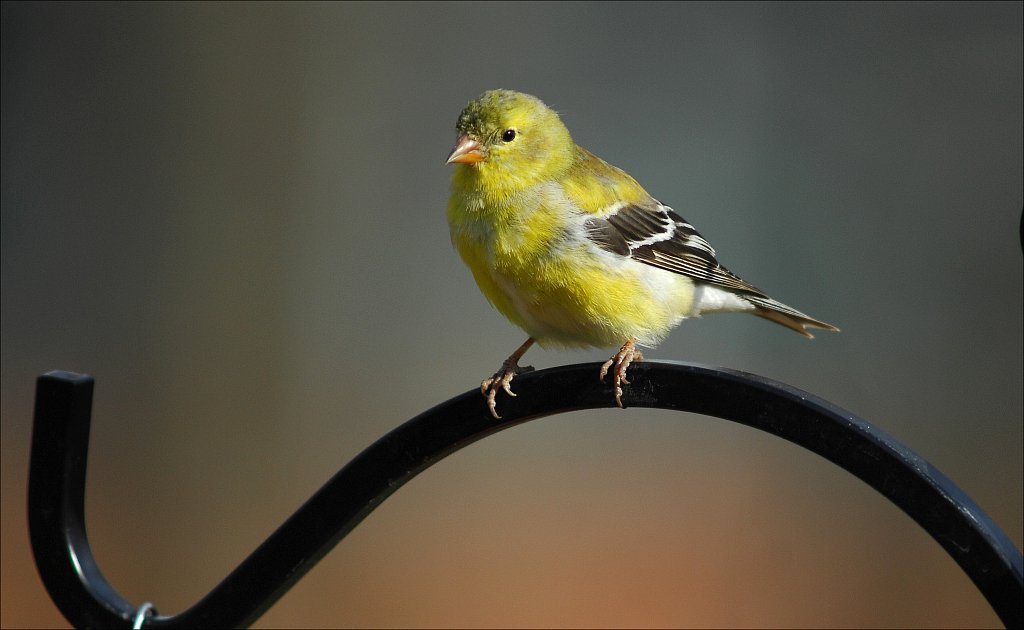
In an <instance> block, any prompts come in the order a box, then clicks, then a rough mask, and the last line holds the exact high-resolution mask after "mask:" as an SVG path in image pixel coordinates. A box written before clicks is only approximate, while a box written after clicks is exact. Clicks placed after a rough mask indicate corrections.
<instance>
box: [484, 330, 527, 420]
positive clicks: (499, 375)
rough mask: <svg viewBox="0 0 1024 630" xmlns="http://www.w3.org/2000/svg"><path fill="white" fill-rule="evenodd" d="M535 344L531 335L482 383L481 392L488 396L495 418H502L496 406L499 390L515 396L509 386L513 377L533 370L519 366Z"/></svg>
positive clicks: (489, 406) (488, 403)
mask: <svg viewBox="0 0 1024 630" xmlns="http://www.w3.org/2000/svg"><path fill="white" fill-rule="evenodd" d="M532 345H533V337H530V338H529V339H527V340H526V341H524V342H523V345H521V346H519V348H518V349H517V350H516V351H515V352H513V353H512V356H510V357H509V358H507V359H505V361H504V363H502V364H501V368H500V369H499V370H498V371H497V372H495V373H494V376H492V377H491V378H485V379H484V380H483V382H482V383H480V393H482V394H483V395H484V396H486V397H487V407H488V408H489V409H490V410H491V415H492V416H494V419H495V420H501V416H499V415H498V411H497V409H496V408H495V407H496V406H497V403H495V401H494V397H495V396H497V395H498V391H499V390H505V393H506V394H508V395H509V396H515V394H513V393H512V388H511V387H510V386H509V385H510V384H511V383H512V379H513V378H514V377H515V375H516V374H519V373H521V372H532V371H533V368H532V367H530V366H526V367H519V359H521V358H523V355H524V354H526V351H527V350H529V349H530V346H532Z"/></svg>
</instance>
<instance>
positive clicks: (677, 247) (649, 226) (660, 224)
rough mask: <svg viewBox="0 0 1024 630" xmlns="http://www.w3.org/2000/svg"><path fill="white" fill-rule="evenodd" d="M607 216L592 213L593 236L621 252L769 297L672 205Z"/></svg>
mask: <svg viewBox="0 0 1024 630" xmlns="http://www.w3.org/2000/svg"><path fill="white" fill-rule="evenodd" d="M617 205H619V207H617V208H613V209H612V210H611V211H610V212H605V213H602V216H590V217H588V218H587V219H586V222H585V224H584V225H585V227H586V233H587V236H588V238H590V239H591V240H592V241H593V242H594V243H595V244H597V245H598V246H600V247H602V248H603V249H606V250H608V251H611V252H615V253H616V254H620V255H622V256H629V257H631V258H633V259H634V260H637V261H639V262H642V263H645V264H648V265H651V266H653V267H659V268H661V269H665V270H667V271H671V272H674V273H678V274H682V275H684V276H688V277H690V278H693V279H694V280H698V281H700V282H707V283H709V284H713V285H717V286H720V287H722V288H725V289H729V290H731V291H738V292H741V293H745V294H748V295H750V296H756V297H768V296H767V295H765V293H764V292H763V291H761V290H760V289H758V288H757V287H755V286H753V285H752V284H750V283H748V282H746V281H745V280H743V279H741V278H739V277H738V276H736V275H735V274H733V273H732V272H730V271H729V270H728V269H726V268H725V267H723V266H721V265H720V264H718V259H717V258H716V257H715V249H714V248H713V247H711V244H710V243H708V242H707V241H706V240H704V237H703V236H701V235H700V233H698V232H697V230H696V229H694V227H693V226H692V225H690V224H689V223H688V222H687V221H686V219H684V218H682V217H681V216H679V215H678V214H676V213H675V211H674V210H672V208H670V207H668V206H666V205H664V204H662V203H659V202H657V201H655V200H653V199H652V200H651V202H650V203H632V204H617Z"/></svg>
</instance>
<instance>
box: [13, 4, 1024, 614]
mask: <svg viewBox="0 0 1024 630" xmlns="http://www.w3.org/2000/svg"><path fill="white" fill-rule="evenodd" d="M1021 21H1022V5H1021V4H1020V3H1004V4H984V3H970V4H966V3H964V4H916V3H915V4H889V3H887V4H842V3H827V4H778V3H772V4H684V5H675V4H672V5H669V4H658V5H640V4H637V3H630V4H628V5H625V4H621V5H620V4H594V5H579V4H542V5H537V4H524V3H514V4H473V5H470V4H462V3H458V4H292V3H282V4H241V3H237V4H236V3H231V4H85V3H74V4H36V3H27V4H20V3H19V4H16V3H5V4H4V5H3V20H2V29H3V32H2V35H3V38H2V39H3V42H2V46H3V91H2V92H3V93H2V99H3V191H2V192H3V199H2V232H0V237H2V318H0V329H2V362H0V367H2V372H0V386H2V389H3V392H2V399H0V412H2V416H0V418H2V423H0V431H2V440H0V444H2V463H0V472H2V548H0V551H2V576H0V577H2V580H0V594H2V607H0V615H2V620H0V625H3V626H4V627H12V628H13V627H63V626H66V625H67V623H66V621H65V620H64V619H63V617H62V616H61V615H60V613H59V612H58V611H57V610H56V609H55V608H54V606H53V605H52V603H51V602H50V600H49V598H48V596H47V594H46V593H45V591H44V589H43V587H42V585H41V583H40V581H39V578H38V575H37V574H36V571H35V568H34V564H33V562H32V558H31V553H30V551H29V549H28V538H27V528H26V517H25V489H26V483H27V478H26V476H27V467H28V461H27V458H28V446H29V440H30V434H31V410H32V397H33V393H34V386H35V377H36V376H37V375H39V374H41V373H43V372H46V371H48V370H51V369H65V370H72V371H79V372H86V373H89V374H92V375H93V376H95V377H96V380H97V385H96V396H95V401H94V413H93V428H92V441H91V450H90V465H89V479H88V487H87V497H86V499H87V502H86V510H87V519H88V527H89V533H90V538H91V541H92V544H93V546H94V549H95V551H96V554H97V556H98V559H99V561H100V566H101V567H102V568H103V570H104V572H105V573H106V576H107V578H108V579H109V580H110V582H111V583H112V584H113V585H114V586H115V587H116V588H118V589H119V590H120V592H121V593H122V594H123V595H124V596H125V597H126V598H127V599H129V600H130V601H133V602H139V603H141V602H142V601H147V600H148V601H152V602H154V603H155V604H156V606H157V608H158V609H159V610H160V612H162V613H165V614H173V613H176V612H180V611H181V610H183V609H184V608H186V607H187V606H189V605H191V604H192V603H194V602H195V601H196V600H197V599H198V598H199V597H200V596H202V595H203V594H205V593H206V592H207V591H208V590H209V589H210V588H212V587H213V586H214V585H215V584H216V583H217V582H218V581H219V580H220V579H221V578H222V577H224V576H225V575H226V574H227V573H228V572H229V571H230V570H231V569H232V568H234V566H235V565H236V564H237V563H238V562H240V561H241V560H242V559H243V558H244V557H245V556H246V555H247V554H248V553H249V552H250V551H251V550H252V549H253V548H255V546H256V545H258V544H259V543H260V542H261V541H262V540H263V539H264V538H265V537H266V536H267V535H269V534H270V533H271V532H272V531H273V529H274V528H276V527H277V525H278V524H280V523H281V522H282V521H283V520H284V519H285V518H286V517H287V516H288V515H289V514H290V513H291V512H292V511H293V510H295V509H296V508H297V507H298V506H299V505H300V504H301V503H302V502H303V501H304V500H305V499H306V498H307V497H308V496H309V495H310V494H311V493H312V492H314V491H315V490H316V489H317V488H318V487H319V486H320V484H322V483H323V482H324V481H326V480H327V479H328V478H329V477H330V476H331V475H332V474H333V473H334V472H335V471H336V470H337V469H338V468H340V467H341V466H342V465H344V464H345V463H346V462H347V461H348V460H350V459H351V458H352V457H354V456H355V455H356V454H357V453H358V452H360V451H361V450H362V449H363V448H365V447H366V446H368V445H369V444H370V443H372V442H373V441H374V440H375V439H376V438H377V437H379V436H381V435H383V434H384V433H385V432H387V431H388V430H390V429H391V428H393V427H394V426H396V425H397V424H399V423H400V422H402V421H404V420H406V419H408V418H410V417H412V416H414V415H416V414H417V413H419V412H420V411H422V410H424V409H426V408H428V407H430V406H432V405H434V404H436V403H437V402H439V401H441V400H444V399H447V398H449V397H451V396H454V395H456V394H459V393H461V392H463V391H465V390H467V389H470V388H472V387H474V386H475V384H476V383H478V382H479V380H480V379H481V378H482V377H483V376H485V375H488V374H490V373H491V372H493V370H494V369H495V368H497V366H498V365H499V363H500V362H501V360H502V359H503V358H504V357H506V356H507V355H508V354H509V353H510V352H511V351H512V350H513V349H515V347H516V346H518V344H519V343H521V342H522V340H523V339H524V335H523V333H521V332H520V331H518V330H516V329H515V328H514V327H513V326H512V325H511V324H509V323H507V322H506V321H504V320H503V319H502V318H501V317H500V315H498V314H497V313H496V312H495V311H493V310H492V309H491V308H490V307H489V306H488V305H487V303H486V302H485V300H484V299H483V298H482V297H481V296H480V295H479V293H478V292H477V290H476V288H475V286H474V285H473V281H472V279H471V277H470V275H469V273H468V271H466V270H465V269H464V268H463V267H462V265H461V263H460V261H459V260H458V259H457V256H456V254H455V253H454V252H453V251H452V249H451V247H450V244H449V239H448V234H447V226H446V223H445V218H444V207H445V204H446V200H447V194H448V192H447V191H448V178H449V175H450V173H449V170H448V169H447V168H446V167H445V166H444V165H443V161H444V156H445V155H446V153H447V151H448V150H449V149H450V147H451V143H452V141H453V140H454V133H453V127H454V123H455V119H456V117H457V115H458V113H459V111H460V110H461V108H462V107H463V105H464V104H465V103H466V102H467V101H468V100H469V99H471V98H473V97H474V96H476V95H477V94H479V93H480V92H482V91H483V90H485V89H489V88H495V87H507V88H514V89H519V90H522V91H526V92H530V93H533V94H536V95H537V96H539V97H541V98H542V99H544V100H545V101H546V102H548V103H549V104H551V105H552V106H554V107H555V108H556V109H558V110H559V111H560V112H561V113H562V115H563V118H564V120H565V121H566V123H567V125H568V126H569V129H570V130H571V131H572V132H573V134H574V137H575V138H576V140H577V141H578V142H579V143H580V144H582V145H583V146H585V147H587V148H589V149H591V150H593V151H594V152H595V153H597V154H598V155H601V156H603V157H605V158H606V159H608V160H609V161H611V162H613V163H615V164H617V165H618V166H621V167H623V168H625V169H626V170H627V171H629V172H630V173H632V174H633V175H634V176H635V177H637V178H638V179H639V181H640V182H641V183H642V184H644V185H645V186H646V187H647V188H648V190H650V191H651V192H652V194H654V195H655V196H656V197H658V198H659V199H661V200H662V201H664V202H665V203H668V204H670V205H672V206H673V207H674V208H676V210H677V211H678V212H679V213H680V214H681V215H683V216H684V217H686V218H687V219H689V220H691V221H692V222H693V223H694V224H695V225H696V226H697V228H698V229H699V230H700V231H701V232H702V233H703V234H704V235H705V236H706V237H707V238H708V239H709V240H710V241H711V242H712V243H713V244H714V245H715V247H716V248H717V249H718V251H719V254H720V259H721V260H722V262H723V264H725V265H726V266H728V267H729V268H730V269H732V270H734V271H736V272H737V273H738V274H740V275H741V276H743V277H744V278H746V279H748V280H750V281H751V282H753V283H754V284H755V285H757V286H760V287H763V288H764V289H765V290H767V291H768V292H769V293H770V294H772V295H773V296H774V297H777V298H778V299H780V300H782V301H784V302H786V303H789V304H792V305H793V306H795V307H797V308H799V309H801V310H804V311H806V312H808V313H810V314H812V315H814V316H816V317H820V318H822V319H824V320H826V321H830V322H834V323H836V324H837V325H839V326H840V327H841V328H842V329H843V332H842V333H840V334H836V335H830V334H822V335H819V336H818V338H817V339H815V340H814V341H813V342H807V341H805V340H803V339H801V338H800V337H798V336H796V335H794V334H792V333H791V332H789V331H786V330H784V329H782V328H781V327H777V326H773V325H771V324H770V323H767V322H763V321H761V320H758V319H756V318H752V317H739V316H714V317H709V318H706V319H703V320H700V321H695V322H687V323H685V324H684V325H682V326H681V327H680V329H678V330H677V331H675V332H674V333H673V335H672V336H671V337H670V338H669V340H667V341H666V342H665V343H664V344H662V346H661V347H659V348H658V349H656V350H653V351H650V352H648V353H647V356H648V357H649V358H654V359H678V360H689V361H697V362H701V363H708V364H717V365H725V366H729V367H732V368H736V369H740V370H744V371H748V372H754V373H758V374H764V375H766V376H769V377H771V378H774V379H777V380H780V381H784V382H787V383H790V384H792V385H794V386H796V387H799V388H801V389H804V390H807V391H809V392H812V393H814V394H816V395H818V396H820V397H822V398H825V399H827V400H831V401H832V402H834V403H836V404H838V405H840V406H842V407H845V408H847V409H849V410H850V411H851V412H853V413H856V414H858V415H860V416H862V417H864V418H865V419H867V420H868V421H870V422H872V423H874V424H876V425H877V426H879V427H881V428H882V429H884V430H886V431H887V432H889V433H891V434H892V435H893V436H895V437H896V438H897V439H898V440H900V441H902V442H904V443H906V444H907V445H909V446H910V447H911V448H913V449H914V450H915V451H917V452H918V453H919V454H920V455H922V456H923V457H925V458H927V459H928V460H929V461H930V462H931V463H932V464H933V465H934V466H936V467H937V468H939V469H941V470H942V471H943V472H944V473H945V474H946V475H948V476H949V477H950V478H951V479H953V480H954V481H956V482H957V483H958V484H959V485H960V486H961V487H962V488H963V489H964V490H965V491H966V492H967V493H968V494H969V495H970V496H972V497H973V498H974V499H975V500H976V501H977V502H978V503H979V504H980V505H981V506H982V507H983V508H984V509H985V510H986V511H987V512H988V513H989V514H990V515H991V516H992V517H993V518H994V519H995V521H996V522H997V523H999V524H1000V526H1001V527H1002V528H1003V529H1004V530H1005V531H1006V532H1007V534H1009V536H1010V537H1011V538H1012V539H1013V540H1014V541H1015V543H1016V544H1017V546H1018V548H1019V547H1020V546H1021V544H1022V539H1024V536H1022V528H1024V516H1022V512H1024V508H1022V487H1024V482H1022V481H1024V479H1022V478H1024V472H1022V466H1021V463H1022V460H1024V454H1022V451H1024V447H1022V420H1021V418H1022V415H1024V409H1022V407H1024V403H1022V385H1021V383H1022V382H1024V367H1022V363H1024V362H1022V357H1024V330H1022V329H1024V326H1022V319H1024V317H1022V315H1024V297H1022V296H1024V289H1022V285H1024V282H1022V279H1024V278H1022V276H1024V273H1022V264H1021V245H1020V240H1019V239H1020V232H1019V230H1020V227H1019V226H1020V223H1019V222H1020V217H1021V214H1020V213H1021V208H1022V200H1024V192H1022V188H1024V184H1022V180H1021V177H1020V173H1021V172H1022V169H1024V151H1022V136H1024V132H1022V106H1024V105H1022V98H1024V97H1022V74H1024V72H1022V56H1024V55H1022V38H1021V31H1020V24H1021ZM607 355H608V351H605V350H599V351H598V350H595V351H590V352H558V351H544V350H539V349H537V350H533V351H531V353H530V354H529V355H528V356H527V359H528V361H529V362H530V363H532V364H533V365H536V366H538V367H544V366H550V365H556V364H562V363H570V362H579V361H593V360H597V359H602V360H603V359H604V358H606V356H607ZM256 625H257V627H332V626H365V627H388V626H451V627H459V626H593V627H607V626H793V627H797V626H814V627H818V626H861V627H878V626H913V627H925V626H931V627H951V626H970V627H979V626H997V625H999V624H998V619H997V618H996V617H995V615H994V614H993V613H992V611H991V610H990V608H989V607H988V605H987V603H986V602H985V601H984V599H983V598H982V597H981V595H980V594H979V593H978V592H977V590H976V589H975V588H974V586H973V584H972V583H971V582H970V581H969V580H968V578H966V577H965V576H964V575H963V574H962V572H961V571H960V570H959V568H958V567H957V566H956V565H955V563H954V562H953V561H952V560H951V559H950V558H949V557H948V556H947V555H946V554H945V552H943V551H942V549H941V548H940V547H939V546H938V544H937V543H935V542H934V541H933V540H932V539H931V538H929V537H928V536H927V534H925V533H924V532H923V530H921V529H920V528H918V527H917V526H916V525H915V524H914V523H913V522H912V521H911V520H910V519H909V518H908V517H906V516H905V515H904V514H903V513H902V512H899V511H898V510H897V509H896V508H895V507H893V506H892V505H890V504H888V503H887V502H886V501H885V500H884V499H883V498H882V497H881V496H880V495H878V494H877V493H875V492H874V491H873V490H871V489H870V488H868V487H867V486H866V485H864V484H863V483H861V482H860V481H858V480H856V479H854V478H853V477H851V476H850V475H848V474H847V473H845V472H842V471H840V470H838V469H836V468H834V467H833V466H831V465H829V464H827V463H826V462H824V461H823V460H821V459H820V458H818V457H817V456H815V455H812V454H810V453H808V452H805V451H802V450H801V449H799V448H797V447H795V446H793V445H790V444H788V443H785V442H783V441H781V440H779V439H777V438H773V437H771V436H768V435H764V434H760V433H758V432H756V431H754V430H752V429H748V428H746V427H741V426H737V425H733V424H731V423H728V422H724V421H721V420H716V419H712V418H706V417H701V416H693V415H685V414H671V413H668V412H656V411H646V410H637V409H630V410H627V411H619V410H605V411H601V412H587V413H583V412H580V413H573V414H567V415H563V416H558V417H554V418H549V419H546V420H542V421H538V422H533V423H529V424H527V425H524V426H520V427H517V428H515V429H512V430H509V431H505V432H503V433H500V434H498V435H495V436H492V437H490V438H488V439H486V440H484V441H482V442H480V443H478V444H475V445H473V446H472V447H470V448H468V449H466V450H465V451H461V452H459V453H457V454H455V455H454V456H452V457H450V458H448V459H446V460H444V461H443V462H441V463H440V464H438V465H437V466H435V467H433V468H432V469H430V470H428V471H427V472H425V473H424V474H422V475H420V476H419V477H417V478H416V479H414V480H413V481H412V482H411V483H410V484H408V485H407V486H406V487H404V488H402V489H401V490H400V491H399V492H397V493H396V494H395V495H394V496H393V497H391V498H390V499H389V500H388V501H387V502H386V503H384V504H383V505H382V507H380V508H379V509H377V510H376V511H375V512H374V513H373V514H371V515H370V516H369V518H367V519H366V520H365V521H364V522H363V523H362V524H361V525H360V526H359V527H357V528H356V530H355V531H354V532H353V533H352V534H351V535H349V536H348V537H347V538H346V539H344V540H343V541H342V542H341V543H340V544H339V545H338V546H337V548H336V549H335V550H334V551H333V552H332V553H330V554H329V555H328V556H327V557H326V558H325V559H324V561H323V562H321V563H320V564H319V565H318V566H317V568H315V569H314V570H313V571H312V572H310V573H309V574H308V575H307V576H306V577H305V578H304V579H303V580H302V581H301V582H300V583H299V584H298V585H297V586H296V587H295V588H294V589H293V590H292V591H291V592H289V593H288V594H287V595H286V596H285V597H284V598H283V599H281V600H280V602H278V604H277V605H276V606H275V607H273V608H272V609H271V610H270V611H269V612H268V613H267V614H266V615H265V616H264V617H263V618H262V619H261V620H260V621H259V622H258V623H257V624H256Z"/></svg>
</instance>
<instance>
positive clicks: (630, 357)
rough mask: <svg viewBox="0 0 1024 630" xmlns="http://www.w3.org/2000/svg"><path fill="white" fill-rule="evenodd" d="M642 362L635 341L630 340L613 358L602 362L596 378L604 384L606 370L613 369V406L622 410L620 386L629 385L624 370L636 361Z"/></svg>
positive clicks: (642, 357)
mask: <svg viewBox="0 0 1024 630" xmlns="http://www.w3.org/2000/svg"><path fill="white" fill-rule="evenodd" d="M643 360H644V355H643V354H642V353H641V352H640V351H639V350H637V349H636V339H630V340H629V341H627V342H626V343H624V344H622V348H620V349H619V351H618V352H616V353H615V356H613V357H612V358H610V359H608V360H607V361H605V362H604V365H602V366H601V373H600V374H599V375H598V378H600V379H601V382H602V383H603V382H604V377H605V375H606V374H608V369H609V368H612V367H614V368H615V369H614V370H613V371H612V374H613V376H614V379H613V381H612V382H613V384H614V385H615V404H616V405H618V406H619V408H620V409H622V385H623V384H626V385H629V380H627V379H626V368H628V367H629V366H630V364H631V363H633V362H634V361H636V362H637V363H639V362H640V361H643Z"/></svg>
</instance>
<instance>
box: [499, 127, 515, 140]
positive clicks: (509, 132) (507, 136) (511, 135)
mask: <svg viewBox="0 0 1024 630" xmlns="http://www.w3.org/2000/svg"><path fill="white" fill-rule="evenodd" d="M501 139H502V140H504V141H505V142H512V141H513V140H515V139H516V130H515V129H506V130H505V133H503V134H501Z"/></svg>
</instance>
